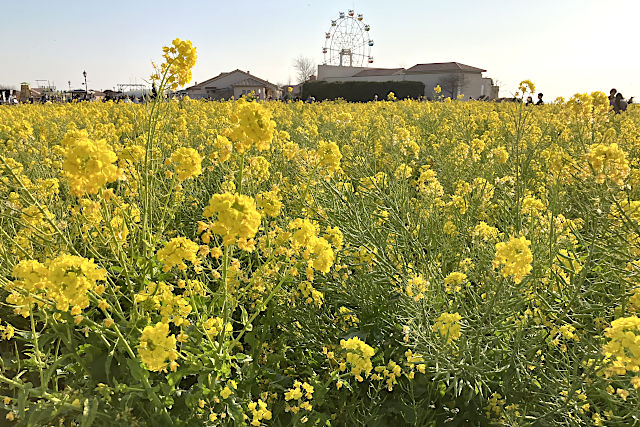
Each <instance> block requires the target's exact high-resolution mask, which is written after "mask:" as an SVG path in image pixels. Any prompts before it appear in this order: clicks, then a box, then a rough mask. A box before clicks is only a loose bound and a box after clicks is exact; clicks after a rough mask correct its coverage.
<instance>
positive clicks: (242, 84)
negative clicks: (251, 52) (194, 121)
mask: <svg viewBox="0 0 640 427" xmlns="http://www.w3.org/2000/svg"><path fill="white" fill-rule="evenodd" d="M185 91H186V93H187V95H189V97H190V98H193V99H202V98H204V99H229V98H235V99H238V98H240V97H241V96H242V95H248V94H250V93H252V92H253V93H255V96H256V97H258V98H260V99H277V98H279V97H280V95H281V93H280V91H279V89H278V86H276V85H274V84H273V83H269V82H268V81H266V80H262V79H260V78H258V77H256V76H254V75H251V74H249V72H248V71H247V72H245V71H240V70H234V71H231V72H229V73H221V74H219V75H218V76H216V77H214V78H212V79H209V80H205V81H204V82H202V83H198V84H195V85H193V86H191V87H188V88H186V89H185Z"/></svg>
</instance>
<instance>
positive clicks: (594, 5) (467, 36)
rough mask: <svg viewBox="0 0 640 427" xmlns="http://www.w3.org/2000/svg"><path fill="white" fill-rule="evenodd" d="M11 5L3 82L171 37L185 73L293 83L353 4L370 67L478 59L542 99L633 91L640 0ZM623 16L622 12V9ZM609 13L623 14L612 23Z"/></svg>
mask: <svg viewBox="0 0 640 427" xmlns="http://www.w3.org/2000/svg"><path fill="white" fill-rule="evenodd" d="M3 6H5V7H4V9H5V15H6V16H10V17H12V19H11V20H5V22H3V25H2V26H0V35H1V36H2V39H3V40H11V41H10V42H8V43H5V46H4V47H3V48H2V49H1V50H0V53H2V55H3V57H4V58H7V61H6V63H5V66H4V67H2V68H1V69H0V70H1V71H0V86H10V87H19V85H20V83H21V82H23V81H26V82H29V83H31V84H32V85H33V86H37V84H36V80H38V79H42V80H48V81H49V82H50V83H55V85H56V86H57V88H58V89H63V90H64V89H68V87H69V85H68V81H71V88H72V89H78V88H83V86H82V85H81V83H82V82H83V76H82V72H83V71H85V70H86V72H87V80H88V87H89V88H90V89H99V90H105V89H113V88H114V87H116V85H117V84H118V83H143V82H144V80H145V79H148V76H149V75H150V74H151V72H152V66H151V61H156V62H159V61H160V59H161V53H162V51H161V48H162V46H163V45H167V44H168V43H170V42H171V40H172V39H174V38H176V37H179V38H182V39H189V40H191V41H192V42H193V44H194V45H195V46H196V47H197V50H198V62H197V63H196V66H195V67H194V69H193V81H192V83H193V82H196V81H197V82H201V81H204V80H206V79H209V78H211V77H214V76H216V75H218V74H219V73H221V72H225V71H232V70H234V69H241V70H244V71H250V72H251V73H252V74H254V75H256V76H258V77H260V78H263V79H266V80H269V81H271V82H273V83H281V84H287V83H289V82H291V83H295V74H296V73H295V69H294V67H293V60H294V59H295V58H296V57H297V56H299V55H303V56H308V57H310V58H312V59H313V60H314V61H315V62H316V63H318V64H321V63H322V59H323V55H322V46H323V43H324V33H325V32H326V31H328V29H329V26H330V22H331V19H335V18H337V16H338V12H340V11H343V12H346V11H347V10H348V9H355V10H356V13H362V14H364V21H365V22H366V23H368V24H370V25H371V33H370V34H371V38H372V39H373V40H374V41H375V46H374V47H373V49H372V55H373V57H374V59H375V62H374V63H373V64H372V65H371V66H373V67H390V68H395V67H404V68H408V67H411V66H412V65H414V64H416V63H427V62H449V61H457V62H460V63H463V64H467V65H471V66H474V67H480V68H483V69H486V70H487V72H486V73H484V75H485V76H486V77H491V78H493V79H494V80H495V81H496V82H497V83H498V84H499V85H500V96H503V97H504V96H510V95H511V94H512V93H513V91H515V90H516V87H517V85H518V82H520V81H521V80H523V79H530V80H532V81H533V82H534V83H535V84H536V89H537V90H538V91H541V92H544V94H545V100H546V101H547V102H550V101H552V100H553V99H554V98H555V97H557V96H563V97H565V98H568V97H569V96H571V95H572V94H574V93H577V92H592V91H596V90H600V91H604V92H608V90H609V89H610V88H611V87H615V88H617V89H618V90H619V91H620V92H622V93H623V94H624V95H625V97H629V96H633V95H639V96H640V83H639V82H638V81H636V80H635V79H634V77H636V74H637V72H638V71H640V57H638V55H628V53H629V52H633V42H635V41H636V40H638V35H640V31H639V30H638V29H636V28H634V26H633V22H634V21H633V19H635V20H637V17H638V16H640V14H639V12H640V3H638V2H634V1H631V0H626V1H624V0H623V1H618V2H616V3H615V4H607V3H604V2H601V1H597V0H582V1H578V0H564V1H562V0H559V1H551V0H542V1H538V2H536V3H535V4H529V3H521V2H509V1H498V0H488V1H486V2H483V3H478V2H472V1H470V0H459V1H452V2H447V3H442V2H439V3H435V2H421V1H407V2H402V4H393V5H390V4H388V3H383V2H380V1H360V2H354V1H334V0H329V1H323V2H320V1H306V2H296V1H293V0H289V1H279V2H271V3H266V2H254V1H250V2H244V3H228V2H204V1H186V2H184V3H183V4H181V5H180V6H176V5H175V3H174V2H169V1H166V0H162V1H156V2H153V3H152V4H151V5H148V4H141V3H136V2H124V1H121V0H116V1H111V2H108V3H106V2H105V3H102V2H101V3H96V4H85V3H81V2H77V1H63V2H45V1H35V0H26V1H22V2H17V1H9V2H5V4H3ZM627 18H629V20H628V21H625V20H626V19H627ZM613 21H623V23H621V24H618V27H616V26H615V25H613V24H611V23H610V22H613Z"/></svg>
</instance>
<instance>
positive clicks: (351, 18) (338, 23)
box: [322, 9, 373, 67]
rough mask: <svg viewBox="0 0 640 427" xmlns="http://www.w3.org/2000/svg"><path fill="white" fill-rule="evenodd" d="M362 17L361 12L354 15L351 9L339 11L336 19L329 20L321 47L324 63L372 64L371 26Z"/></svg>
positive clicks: (350, 65)
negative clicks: (329, 25) (327, 29)
mask: <svg viewBox="0 0 640 427" xmlns="http://www.w3.org/2000/svg"><path fill="white" fill-rule="evenodd" d="M363 19H364V18H363V16H362V14H361V13H359V14H357V15H356V13H355V12H354V11H353V9H351V10H349V12H347V13H344V12H340V14H339V17H338V19H335V20H332V21H331V27H330V28H329V31H327V32H326V33H325V42H324V47H323V48H322V53H324V63H325V64H329V65H340V66H349V67H363V66H367V64H373V56H371V47H372V46H373V40H372V39H371V38H370V37H369V30H370V29H371V27H370V26H369V25H368V24H365V23H364V21H363Z"/></svg>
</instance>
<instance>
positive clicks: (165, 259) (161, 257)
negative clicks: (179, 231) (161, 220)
mask: <svg viewBox="0 0 640 427" xmlns="http://www.w3.org/2000/svg"><path fill="white" fill-rule="evenodd" d="M199 249H200V246H198V244H197V243H195V242H192V241H191V240H189V239H187V238H186V237H174V238H173V239H171V240H170V241H169V242H168V243H167V244H166V245H165V247H164V248H162V249H160V250H159V251H158V253H157V254H156V255H157V257H158V261H160V262H161V263H163V264H164V266H163V267H162V270H163V271H164V272H167V271H170V270H171V269H172V268H173V267H178V269H179V270H182V271H184V270H186V269H187V264H185V261H189V262H191V264H193V265H194V267H195V268H196V270H199V266H200V258H198V250H199Z"/></svg>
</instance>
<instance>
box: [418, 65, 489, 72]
mask: <svg viewBox="0 0 640 427" xmlns="http://www.w3.org/2000/svg"><path fill="white" fill-rule="evenodd" d="M446 71H462V72H470V73H483V72H485V71H487V70H483V69H482V68H476V67H472V66H470V65H465V64H461V63H459V62H435V63H432V64H416V65H414V66H413V67H411V68H408V69H407V70H406V72H407V73H441V72H446Z"/></svg>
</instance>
